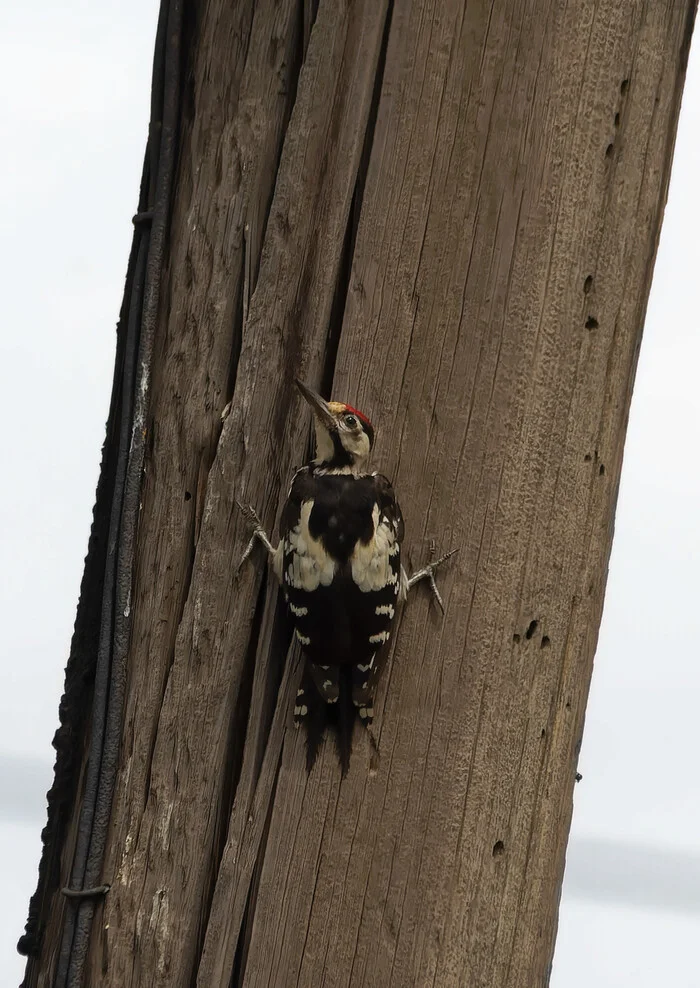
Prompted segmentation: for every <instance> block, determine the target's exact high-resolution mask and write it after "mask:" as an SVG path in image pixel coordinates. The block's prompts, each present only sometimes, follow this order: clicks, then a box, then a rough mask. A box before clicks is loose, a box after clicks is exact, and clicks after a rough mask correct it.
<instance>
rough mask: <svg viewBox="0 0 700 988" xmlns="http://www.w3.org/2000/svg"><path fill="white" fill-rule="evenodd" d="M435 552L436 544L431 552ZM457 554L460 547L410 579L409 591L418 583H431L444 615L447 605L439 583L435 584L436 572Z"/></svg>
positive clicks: (434, 595)
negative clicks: (421, 581) (424, 581)
mask: <svg viewBox="0 0 700 988" xmlns="http://www.w3.org/2000/svg"><path fill="white" fill-rule="evenodd" d="M434 551H435V549H434V544H432V545H431V552H434ZM456 552H459V546H457V547H456V548H455V549H450V551H449V552H445V553H443V555H442V556H440V558H439V559H434V560H433V561H432V562H431V563H428V564H427V566H424V567H423V568H422V569H419V570H417V571H416V572H415V573H414V574H413V575H412V576H410V577H409V578H408V589H409V590H410V589H411V587H412V586H415V584H416V583H418V582H419V581H420V580H428V581H429V583H430V589H431V591H432V593H433V597H435V600H436V601H437V602H438V605H439V607H440V610H441V611H442V613H443V614H444V613H445V605H444V603H443V600H442V597H441V596H440V591H439V590H438V586H437V583H436V582H435V571H436V570H437V568H438V567H439V566H442V564H443V563H444V562H447V560H448V559H449V558H450V556H454V554H455V553H456Z"/></svg>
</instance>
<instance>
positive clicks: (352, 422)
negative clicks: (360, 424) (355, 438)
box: [344, 415, 357, 429]
mask: <svg viewBox="0 0 700 988" xmlns="http://www.w3.org/2000/svg"><path fill="white" fill-rule="evenodd" d="M344 422H345V424H346V426H347V427H348V429H354V428H355V426H356V425H357V418H356V417H355V416H354V415H346V416H345V419H344Z"/></svg>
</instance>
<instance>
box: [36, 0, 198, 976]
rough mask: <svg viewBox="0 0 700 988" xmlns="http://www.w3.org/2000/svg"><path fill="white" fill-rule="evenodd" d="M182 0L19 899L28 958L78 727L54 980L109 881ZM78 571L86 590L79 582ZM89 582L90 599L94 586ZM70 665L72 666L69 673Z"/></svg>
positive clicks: (85, 936) (169, 32)
mask: <svg viewBox="0 0 700 988" xmlns="http://www.w3.org/2000/svg"><path fill="white" fill-rule="evenodd" d="M182 4H183V0H162V2H161V9H160V13H159V19H158V28H157V33H156V45H155V54H154V62H153V79H152V95H151V122H150V125H149V136H148V144H147V148H146V160H145V163H144V171H143V177H142V182H141V193H140V197H139V205H138V212H137V213H136V215H135V216H134V240H133V243H132V250H131V255H130V259H129V268H128V272H127V280H126V286H125V295H124V302H123V304H122V311H121V317H120V323H119V326H118V332H117V360H116V367H115V377H114V383H113V394H112V402H111V408H110V418H109V421H108V435H107V441H106V443H105V448H104V452H103V462H102V468H101V475H100V482H99V483H98V497H97V505H96V508H95V515H94V522H93V530H92V532H91V539H90V545H89V549H88V557H87V559H86V568H85V575H84V577H83V583H82V586H81V601H80V603H79V606H78V616H77V618H76V629H75V633H74V637H73V643H72V647H71V658H70V659H69V665H68V669H67V675H66V692H65V694H64V698H63V700H62V703H61V729H59V732H57V738H56V742H55V743H56V746H57V750H58V755H57V760H56V773H55V780H54V785H53V787H52V791H51V793H50V794H49V822H48V825H47V828H46V830H45V831H44V834H43V837H44V849H43V852H42V861H41V864H40V869H39V886H38V888H37V892H36V893H35V894H34V896H33V897H32V901H31V903H30V910H29V920H28V922H27V927H26V933H25V936H24V937H23V938H22V939H21V940H20V943H19V945H18V949H19V950H20V952H22V953H27V954H29V955H36V954H37V953H38V952H39V950H40V945H41V944H40V941H41V935H42V933H43V929H42V923H43V924H44V925H45V922H46V913H47V911H48V909H49V908H50V903H51V901H52V895H53V893H54V892H55V889H56V887H57V885H58V876H57V871H58V868H57V862H58V859H59V857H60V852H61V850H62V845H63V842H64V840H65V836H66V830H67V821H68V819H69V815H70V810H71V808H72V806H73V805H74V800H75V799H77V798H78V796H77V780H78V777H79V772H78V769H79V760H80V752H81V751H82V749H83V737H84V731H85V730H86V729H88V724H89V729H90V744H89V754H88V763H87V769H86V772H85V780H84V787H83V795H82V800H81V806H80V813H79V817H78V830H77V837H76V843H75V849H74V854H73V863H72V867H71V873H70V881H69V883H68V886H67V887H66V888H64V889H62V892H63V894H64V895H65V896H66V897H67V899H68V900H69V901H70V902H71V903H72V904H71V906H69V907H68V908H67V909H66V910H65V913H64V917H63V931H62V938H61V944H60V949H59V953H58V958H57V962H56V968H55V972H54V978H53V988H79V986H81V985H82V983H83V978H84V971H85V963H86V960H87V954H88V946H89V938H90V930H91V925H92V918H93V914H94V907H95V902H96V901H97V899H99V898H100V897H101V896H103V895H105V894H106V893H107V892H108V891H109V885H107V884H104V883H101V882H100V878H101V872H102V867H103V861H104V852H105V846H106V841H107V832H108V826H109V819H110V813H111V806H112V797H113V792H114V785H115V780H116V773H117V767H118V758H119V748H120V742H121V731H122V716H123V707H124V695H125V689H126V658H127V651H128V645H129V638H130V633H131V615H130V604H131V587H132V578H133V572H134V553H135V543H136V531H137V525H138V516H139V510H140V496H141V482H142V475H143V463H144V456H145V439H146V419H147V413H148V401H149V384H150V371H151V360H152V354H153V341H154V336H155V329H156V320H157V315H158V305H159V299H160V283H161V272H162V269H163V255H164V250H165V239H166V232H167V224H168V217H169V211H170V197H171V191H172V184H173V176H174V170H175V160H176V147H177V127H178V112H179V102H180V75H181V72H180V59H181V35H182ZM105 509H107V510H105ZM105 543H106V544H105ZM96 567H98V568H97V569H96ZM88 571H89V575H90V578H91V579H90V581H88V583H90V584H91V586H86V580H87V577H88ZM100 571H101V572H100ZM98 582H99V591H100V593H99V597H98V596H96V594H95V588H94V585H95V583H98ZM88 591H91V592H89V593H88ZM98 611H99V618H98V615H97V613H96V612H98ZM74 653H75V654H74ZM76 663H77V665H78V666H79V669H78V674H77V675H76V674H75V672H73V674H72V675H71V671H72V669H73V667H75V666H76ZM91 674H92V675H94V686H93V691H92V717H91V720H88V718H87V716H86V711H85V709H84V708H85V703H87V702H89V694H88V695H87V696H86V695H85V694H86V690H87V689H89V679H90V675H91ZM69 692H70V693H71V695H70V696H69ZM61 732H63V733H61ZM59 736H60V737H59ZM66 790H67V791H66ZM39 964H40V960H33V959H32V958H30V961H29V963H28V965H27V976H26V981H25V983H28V982H29V979H30V978H31V977H32V975H33V974H34V973H36V971H37V970H38V966H39Z"/></svg>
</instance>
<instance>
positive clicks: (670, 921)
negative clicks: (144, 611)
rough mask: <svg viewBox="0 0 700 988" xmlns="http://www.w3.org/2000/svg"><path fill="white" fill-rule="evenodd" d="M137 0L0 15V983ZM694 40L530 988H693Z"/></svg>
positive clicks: (16, 925) (60, 618) (101, 319)
mask: <svg viewBox="0 0 700 988" xmlns="http://www.w3.org/2000/svg"><path fill="white" fill-rule="evenodd" d="M156 15H157V4H156V2H155V0H99V2H98V3H95V2H92V3H90V2H88V0H82V2H81V0H64V3H63V4H55V3H51V2H49V0H24V2H23V3H22V4H16V5H12V6H11V5H10V4H9V2H7V3H5V4H4V5H3V6H2V9H0V91H2V93H3V100H2V102H1V103H0V143H1V145H2V148H3V153H2V155H0V216H2V235H1V236H0V270H2V273H3V279H4V288H3V318H2V327H1V329H0V415H1V417H2V421H3V422H4V423H5V427H4V429H3V430H2V435H3V443H4V446H5V455H4V460H5V463H6V472H5V481H4V483H3V484H2V485H0V553H1V556H0V558H1V559H2V593H1V594H0V647H1V649H2V652H1V659H0V880H1V882H2V896H0V988H6V986H7V988H12V986H16V985H18V984H19V982H20V980H21V978H22V972H23V970H24V959H23V958H20V957H19V956H18V955H17V954H16V953H15V943H16V941H17V939H18V937H19V936H20V934H21V933H22V930H23V926H24V922H25V919H26V912H27V905H28V901H29V897H30V895H31V893H32V892H33V891H34V888H35V885H36V868H37V864H38V859H39V851H40V843H39V833H40V831H41V828H42V826H43V825H44V823H45V819H46V817H45V798H44V794H45V791H46V790H47V789H48V787H49V786H50V784H51V775H52V766H53V749H52V748H51V745H50V742H51V738H52V736H53V733H54V730H55V729H56V726H57V708H58V700H59V697H60V694H61V691H62V686H63V674H64V667H65V663H66V659H67V655H68V647H69V643H70V637H71V633H72V628H73V621H74V618H75V607H76V603H77V599H78V591H79V585H80V579H81V575H82V570H83V559H84V555H85V551H86V548H87V537H88V532H89V527H90V521H91V513H92V507H93V500H94V494H95V484H96V481H97V473H98V466H99V458H100V449H101V445H102V441H103V439H104V423H105V420H106V417H107V409H108V403H109V396H110V388H111V377H112V363H113V350H114V339H115V333H114V327H115V324H116V319H117V315H118V312H119V305H120V301H121V295H122V289H123V283H124V275H125V272H126V262H127V256H128V250H129V244H130V241H131V222H130V221H131V216H132V215H133V213H134V211H135V208H136V200H137V193H138V184H139V178H140V172H141V164H142V159H143V150H144V142H145V137H146V129H147V121H148V101H149V88H150V70H151V58H152V50H153V39H154V34H155V21H156ZM698 176H700V44H699V43H698V42H697V41H696V43H695V44H694V47H693V50H692V52H691V58H690V65H689V70H688V80H687V85H686V90H685V97H684V102H683V110H682V113H681V123H680V129H679V133H678V140H677V145H676V156H675V162H674V169H673V179H672V182H671V192H670V196H669V203H668V207H667V210H666V219H665V224H664V228H663V234H662V238H661V247H660V251H659V256H658V260H657V264H656V274H655V279H654V285H653V289H652V295H651V300H650V304H649V312H648V317H647V324H646V329H645V337H644V344H643V346H642V353H641V359H640V365H639V372H638V376H637V384H636V389H635V394H634V400H633V404H632V414H631V418H630V426H629V433H628V439H627V447H626V453H625V464H624V471H623V480H622V487H621V494H620V501H619V509H618V514H617V525H616V536H615V543H614V547H613V554H612V561H611V567H610V579H609V583H608V593H607V599H606V605H605V616H604V620H603V627H602V631H601V637H600V644H599V648H598V654H597V657H596V664H595V671H594V676H593V687H592V692H591V699H590V704H589V709H588V716H587V723H586V731H585V735H584V743H583V750H582V754H581V760H580V766H579V768H580V771H581V772H582V773H583V776H584V779H583V781H582V782H581V783H580V785H579V786H577V789H576V803H575V814H574V823H573V829H572V837H571V842H570V845H569V852H568V866H567V874H566V880H565V884H564V894H563V898H562V906H561V916H560V932H559V940H558V944H557V950H556V955H555V962H554V973H553V976H552V981H551V984H552V988H592V986H595V988H666V986H668V988H700V964H699V963H698V960H697V939H698V934H699V933H700V783H699V781H698V779H699V777H700V767H699V765H698V757H697V754H698V748H699V745H698V721H699V720H700V715H699V714H698V711H700V668H699V667H698V662H697V643H698V641H700V607H699V606H698V599H699V598H700V526H698V523H697V516H698V506H699V504H700V464H699V459H698V455H699V450H700V443H699V441H698V432H699V427H700V387H699V386H698V376H699V369H700V333H699V332H698V330H699V329H700V327H699V325H698V324H699V322H700V317H699V316H698V313H700V236H699V233H700V181H699V180H698Z"/></svg>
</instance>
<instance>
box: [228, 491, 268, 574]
mask: <svg viewBox="0 0 700 988" xmlns="http://www.w3.org/2000/svg"><path fill="white" fill-rule="evenodd" d="M236 505H237V506H238V510H239V511H240V512H241V514H242V515H243V517H244V518H245V519H246V521H249V522H250V524H251V525H252V526H253V534H252V535H251V537H250V542H249V543H248V545H247V546H246V549H245V552H244V553H243V555H242V556H241V560H240V562H239V564H238V567H237V570H236V572H239V571H240V569H241V567H242V566H243V563H244V562H245V561H246V559H248V558H249V556H250V554H251V553H252V551H253V549H254V548H255V543H256V541H257V540H258V539H259V540H260V541H261V542H262V544H263V545H264V546H265V548H266V549H267V548H268V547H269V546H270V540H269V539H268V537H267V534H266V532H265V529H264V528H263V524H262V522H261V521H260V519H259V518H258V513H257V511H256V510H255V508H254V507H253V506H252V504H243V503H242V501H239V500H238V499H236ZM270 548H271V547H270Z"/></svg>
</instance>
